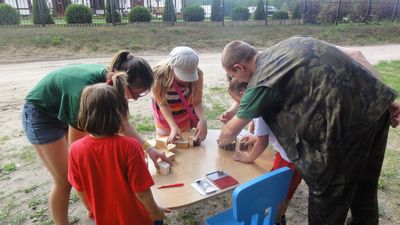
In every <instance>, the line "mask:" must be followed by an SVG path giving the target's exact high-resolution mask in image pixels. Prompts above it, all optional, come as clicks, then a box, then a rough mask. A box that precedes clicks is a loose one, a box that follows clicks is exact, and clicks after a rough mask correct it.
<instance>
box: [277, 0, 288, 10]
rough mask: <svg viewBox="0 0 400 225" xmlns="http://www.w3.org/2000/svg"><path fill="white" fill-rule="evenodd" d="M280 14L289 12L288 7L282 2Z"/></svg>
mask: <svg viewBox="0 0 400 225" xmlns="http://www.w3.org/2000/svg"><path fill="white" fill-rule="evenodd" d="M279 11H281V12H288V11H289V6H288V4H287V3H286V2H283V4H282V6H281V8H280V9H279Z"/></svg>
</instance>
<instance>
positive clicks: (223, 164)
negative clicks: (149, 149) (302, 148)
mask: <svg viewBox="0 0 400 225" xmlns="http://www.w3.org/2000/svg"><path fill="white" fill-rule="evenodd" d="M219 133H220V131H219V130H209V131H208V135H207V139H206V140H205V141H204V142H202V143H201V145H200V146H198V147H194V148H189V149H177V153H176V154H175V158H176V159H175V161H174V162H173V167H171V173H170V174H168V175H162V174H157V172H156V169H155V167H154V165H153V163H152V162H151V160H149V171H150V173H151V175H152V177H153V179H154V182H155V185H154V186H153V187H152V192H153V195H154V198H155V200H156V202H157V204H158V205H160V206H162V207H168V208H171V209H173V208H180V207H184V206H187V205H190V204H193V203H195V202H198V201H201V200H203V199H206V198H210V197H213V196H215V195H218V194H221V193H223V192H226V191H228V190H230V189H233V188H235V187H236V186H232V187H230V188H225V189H223V190H219V191H217V192H216V193H213V194H210V195H207V196H203V195H201V194H200V193H199V192H198V191H197V190H195V189H194V188H193V187H192V186H191V183H193V182H194V180H196V179H199V178H203V177H205V175H206V174H207V173H210V172H213V171H216V170H224V171H225V172H227V173H228V174H230V175H231V176H233V177H234V178H235V179H236V180H238V181H239V183H243V182H246V181H248V180H251V179H252V178H255V177H257V176H260V175H262V174H264V173H265V172H267V171H269V170H270V169H271V168H272V162H273V156H272V153H271V152H270V151H264V153H263V154H262V155H261V156H260V157H259V158H258V159H257V160H256V161H255V162H254V163H251V164H245V163H240V162H236V161H234V160H233V159H232V154H233V151H227V150H223V149H219V148H218V145H217V139H218V136H219ZM159 150H161V151H163V150H164V151H165V149H159ZM174 183H184V186H182V187H174V188H164V189H157V187H158V186H160V185H167V184H174Z"/></svg>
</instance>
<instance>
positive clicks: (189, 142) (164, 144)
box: [148, 133, 201, 175]
mask: <svg viewBox="0 0 400 225" xmlns="http://www.w3.org/2000/svg"><path fill="white" fill-rule="evenodd" d="M192 134H193V133H192ZM148 142H149V143H150V144H151V145H152V146H153V147H155V148H157V149H166V150H167V152H166V154H165V155H166V156H167V157H168V158H169V159H170V160H171V161H175V153H177V149H189V148H192V147H196V146H199V145H200V143H201V141H200V140H195V139H194V138H193V136H189V137H188V138H187V139H182V140H178V141H176V142H175V143H174V144H171V143H168V137H157V138H156V139H155V140H149V141H148ZM158 165H159V170H158V172H159V173H161V174H163V175H168V174H169V173H170V172H171V166H170V165H169V163H167V162H165V161H161V160H159V161H158Z"/></svg>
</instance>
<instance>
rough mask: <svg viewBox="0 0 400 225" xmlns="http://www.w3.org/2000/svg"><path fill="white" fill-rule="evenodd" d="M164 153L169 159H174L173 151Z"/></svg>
mask: <svg viewBox="0 0 400 225" xmlns="http://www.w3.org/2000/svg"><path fill="white" fill-rule="evenodd" d="M165 155H166V156H167V157H168V158H169V159H170V160H171V161H175V154H174V153H173V152H167V153H165Z"/></svg>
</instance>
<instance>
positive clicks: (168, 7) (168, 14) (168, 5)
mask: <svg viewBox="0 0 400 225" xmlns="http://www.w3.org/2000/svg"><path fill="white" fill-rule="evenodd" d="M162 18H163V21H164V22H175V21H176V14H175V6H174V3H173V2H172V0H165V5H164V14H163V16H162Z"/></svg>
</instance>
